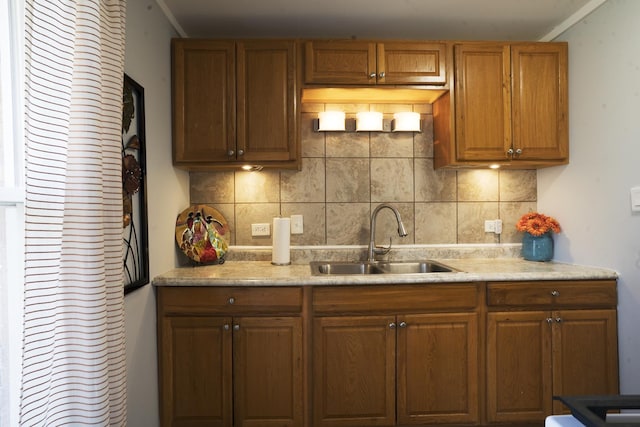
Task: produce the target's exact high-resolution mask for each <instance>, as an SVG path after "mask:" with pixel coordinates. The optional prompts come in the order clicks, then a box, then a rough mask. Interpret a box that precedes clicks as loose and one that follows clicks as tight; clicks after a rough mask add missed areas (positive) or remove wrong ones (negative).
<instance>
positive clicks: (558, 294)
mask: <svg viewBox="0 0 640 427" xmlns="http://www.w3.org/2000/svg"><path fill="white" fill-rule="evenodd" d="M551 296H552V297H557V296H560V292H559V291H551Z"/></svg>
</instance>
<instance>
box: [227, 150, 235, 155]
mask: <svg viewBox="0 0 640 427" xmlns="http://www.w3.org/2000/svg"><path fill="white" fill-rule="evenodd" d="M235 154H236V152H235V151H233V150H229V151H227V156H229V157H233V156H234V155H235Z"/></svg>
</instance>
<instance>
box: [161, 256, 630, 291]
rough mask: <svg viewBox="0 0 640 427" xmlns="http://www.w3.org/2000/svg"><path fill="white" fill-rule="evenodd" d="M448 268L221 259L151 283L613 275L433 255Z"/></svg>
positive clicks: (375, 282) (417, 280)
mask: <svg viewBox="0 0 640 427" xmlns="http://www.w3.org/2000/svg"><path fill="white" fill-rule="evenodd" d="M435 260H436V261H438V262H440V263H443V264H445V265H448V266H450V267H453V268H454V269H455V270H457V271H456V272H451V273H428V274H425V273H418V274H370V275H331V276H315V275H312V274H311V267H310V265H309V263H308V262H304V263H294V264H292V265H287V266H276V265H272V264H271V263H270V262H269V261H264V260H262V261H253V260H250V261H245V260H238V261H226V262H225V263H223V264H218V265H207V266H195V267H179V268H175V269H173V270H171V271H168V272H166V273H164V274H161V275H159V276H156V277H155V278H154V279H153V282H152V283H153V285H154V286H299V285H316V286H317V285H362V284H370V285H384V284H415V283H425V284H427V283H443V282H446V283H452V282H453V283H455V282H460V283H464V282H477V281H524V280H603V279H616V278H617V277H618V276H617V273H616V272H615V271H613V270H609V269H605V268H596V267H588V266H581V265H574V264H564V263H558V262H532V261H525V260H523V259H520V258H471V259H446V258H445V259H442V258H439V259H435Z"/></svg>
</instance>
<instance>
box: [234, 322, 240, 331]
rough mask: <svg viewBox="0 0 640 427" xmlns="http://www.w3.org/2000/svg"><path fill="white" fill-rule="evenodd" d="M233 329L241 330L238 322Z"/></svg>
mask: <svg viewBox="0 0 640 427" xmlns="http://www.w3.org/2000/svg"><path fill="white" fill-rule="evenodd" d="M233 330H234V331H239V330H240V325H238V324H237V323H236V324H235V325H233Z"/></svg>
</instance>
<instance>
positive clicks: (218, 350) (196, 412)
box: [159, 316, 233, 427]
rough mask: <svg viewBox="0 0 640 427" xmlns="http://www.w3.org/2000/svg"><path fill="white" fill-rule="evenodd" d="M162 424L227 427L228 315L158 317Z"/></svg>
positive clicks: (169, 426)
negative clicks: (159, 319)
mask: <svg viewBox="0 0 640 427" xmlns="http://www.w3.org/2000/svg"><path fill="white" fill-rule="evenodd" d="M161 321H162V325H161V327H162V329H161V347H160V355H159V359H160V369H161V371H160V372H161V376H160V393H161V396H162V400H161V405H160V406H161V408H160V410H161V419H162V425H163V427H183V426H184V427H198V426H203V427H204V426H206V427H231V426H232V422H233V419H232V401H231V400H232V398H231V396H232V388H231V380H232V371H231V360H232V357H231V343H232V335H231V328H230V326H231V318H228V317H177V316H176V317H173V316H167V317H164V318H162V320H161Z"/></svg>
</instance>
